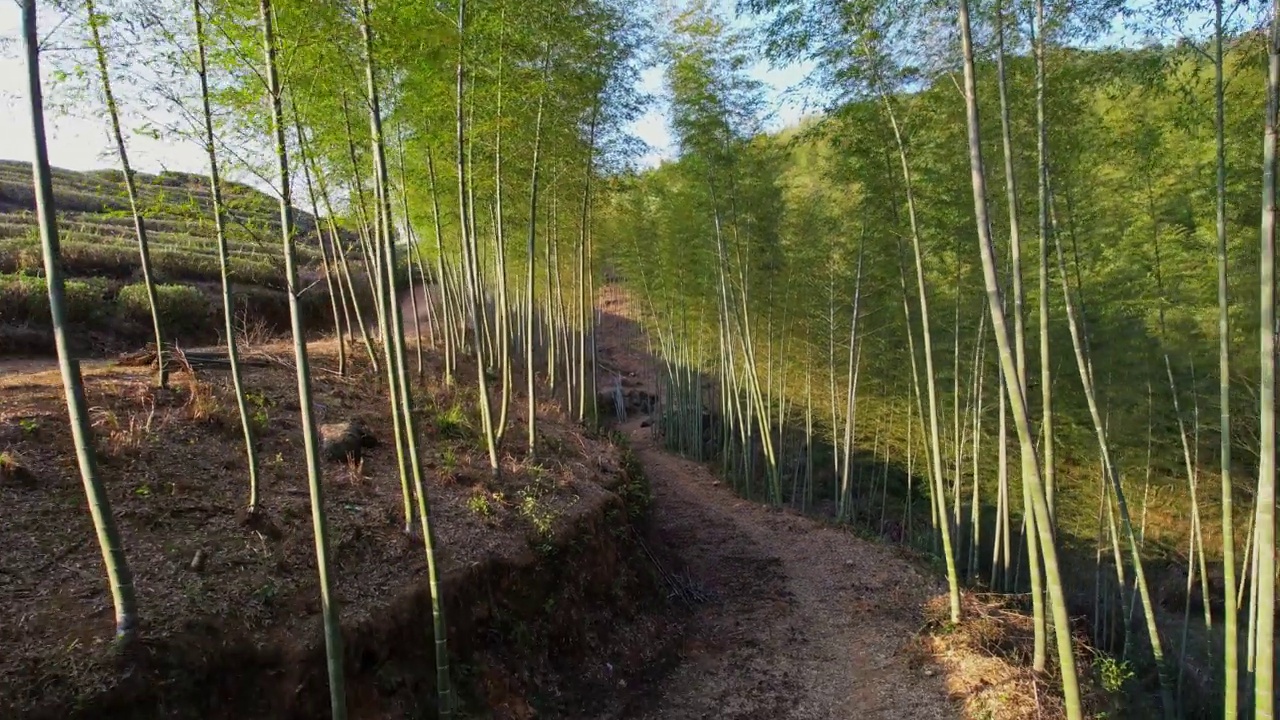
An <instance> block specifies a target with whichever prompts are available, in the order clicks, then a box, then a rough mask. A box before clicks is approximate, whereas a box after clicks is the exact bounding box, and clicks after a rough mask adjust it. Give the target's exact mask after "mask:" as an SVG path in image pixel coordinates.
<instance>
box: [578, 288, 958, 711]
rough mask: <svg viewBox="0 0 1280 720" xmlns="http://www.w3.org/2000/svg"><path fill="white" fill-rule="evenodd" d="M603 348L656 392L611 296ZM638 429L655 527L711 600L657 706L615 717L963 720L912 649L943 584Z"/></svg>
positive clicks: (697, 613) (635, 442)
mask: <svg viewBox="0 0 1280 720" xmlns="http://www.w3.org/2000/svg"><path fill="white" fill-rule="evenodd" d="M599 339H600V343H601V361H602V364H603V365H607V366H608V367H609V368H611V370H612V371H615V372H621V373H623V374H625V375H627V376H628V378H629V379H630V381H631V382H633V383H640V384H641V385H642V386H643V385H645V384H647V383H644V381H643V380H641V378H644V377H647V376H648V374H649V370H648V366H649V362H648V360H647V358H645V357H644V356H643V354H642V349H643V348H644V347H645V343H644V341H643V339H642V338H641V337H639V336H638V331H637V329H636V328H635V326H634V325H633V324H631V323H630V322H629V321H627V320H626V319H625V318H624V317H622V316H621V315H620V314H618V313H616V312H615V313H613V314H610V308H609V307H608V302H607V301H606V310H605V315H604V317H603V322H602V323H601V328H600V334H599ZM611 382H612V381H609V383H611ZM601 386H602V387H605V386H607V385H606V384H605V380H604V379H602V385H601ZM645 389H647V390H650V391H652V388H645ZM641 423H642V420H641V419H640V418H633V419H632V420H631V421H630V422H628V423H626V424H625V425H624V426H623V427H622V430H623V431H624V432H625V433H626V434H627V435H628V436H629V438H630V441H631V444H632V447H633V448H634V450H635V452H636V454H637V456H638V457H639V459H640V462H641V464H642V465H643V466H644V470H645V473H646V475H647V476H648V478H649V481H650V483H651V484H652V487H653V494H654V504H653V510H652V518H653V522H654V523H655V526H656V527H655V532H656V533H657V534H658V536H659V539H660V541H661V544H662V545H663V546H665V551H666V554H667V555H668V556H669V557H671V560H672V564H673V565H675V566H676V571H677V572H679V573H681V574H685V573H687V576H688V577H689V578H690V580H691V581H692V584H693V585H694V586H695V587H697V588H699V589H700V591H701V594H702V595H705V596H706V601H705V602H702V603H698V604H697V605H696V606H695V610H694V615H693V618H692V627H691V628H690V632H689V637H688V640H687V642H686V643H685V646H684V647H683V657H682V659H681V662H680V664H679V665H678V667H677V668H676V670H675V671H674V672H673V673H672V674H671V675H670V676H668V677H667V678H666V679H665V680H664V681H663V682H662V683H661V684H660V685H658V686H656V687H654V688H653V699H652V702H651V703H650V704H649V705H648V706H647V707H645V708H644V709H642V710H640V711H638V712H637V711H635V710H632V711H630V712H622V713H619V714H616V715H613V716H611V717H612V718H626V719H627V720H659V719H662V720H695V719H699V720H700V719H702V718H717V719H723V720H734V719H738V720H747V719H748V718H751V719H754V718H761V719H763V718H769V719H770V720H780V719H784V718H793V719H795V720H837V719H838V720H872V719H874V718H886V719H889V718H893V719H897V718H912V719H913V720H927V719H929V718H951V717H958V716H959V715H960V711H959V708H958V707H957V706H956V705H955V704H953V703H951V702H949V701H948V699H947V693H946V690H945V689H944V688H943V682H942V674H941V672H940V671H939V669H937V668H936V667H933V666H932V665H931V663H930V661H929V660H928V659H927V656H926V654H925V653H922V652H920V651H919V650H917V647H918V646H917V644H916V638H917V635H918V633H919V631H920V628H921V619H920V615H921V608H922V606H923V605H924V604H925V603H926V602H927V601H928V600H929V599H930V598H932V597H935V596H937V595H939V594H943V593H945V591H946V589H945V587H944V585H943V583H942V582H941V580H940V579H938V578H935V577H932V576H930V575H929V574H928V572H927V570H922V569H920V568H917V567H916V566H915V564H914V563H913V562H911V561H910V560H908V559H907V558H906V557H904V556H903V555H902V554H901V553H900V551H898V550H897V549H894V548H891V547H889V546H886V545H881V544H877V543H874V542H869V541H866V540H863V539H860V538H858V537H856V536H854V535H853V534H852V533H850V532H848V531H847V530H844V529H839V528H835V527H831V526H827V525H824V524H823V523H820V522H818V521H816V520H814V519H811V518H807V517H804V516H802V515H799V514H797V513H793V512H790V511H776V510H771V509H769V508H767V507H765V506H762V505H760V504H757V503H753V502H748V501H745V500H742V499H740V498H739V497H738V496H736V495H735V494H734V493H733V492H732V491H731V490H730V489H728V488H726V487H724V486H722V485H721V483H719V482H717V480H716V478H715V477H714V476H713V474H712V473H711V471H710V470H709V469H708V468H706V467H705V466H702V465H700V464H698V463H695V462H692V461H689V460H685V459H683V458H681V457H678V456H676V455H673V454H671V453H668V452H666V451H664V450H663V449H662V448H661V447H660V446H659V445H658V444H657V443H656V442H655V440H654V438H653V437H652V434H651V433H650V430H649V429H648V428H643V427H641Z"/></svg>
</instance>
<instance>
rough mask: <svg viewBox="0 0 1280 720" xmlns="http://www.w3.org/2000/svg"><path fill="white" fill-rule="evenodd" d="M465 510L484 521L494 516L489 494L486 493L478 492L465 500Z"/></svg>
mask: <svg viewBox="0 0 1280 720" xmlns="http://www.w3.org/2000/svg"><path fill="white" fill-rule="evenodd" d="M467 509H468V510H470V511H471V512H473V513H475V514H476V515H479V516H480V517H482V518H485V519H489V518H491V517H493V514H494V510H493V504H492V503H490V501H489V494H488V493H486V492H478V493H475V494H474V495H472V496H471V497H469V498H467Z"/></svg>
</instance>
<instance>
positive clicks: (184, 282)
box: [0, 160, 331, 355]
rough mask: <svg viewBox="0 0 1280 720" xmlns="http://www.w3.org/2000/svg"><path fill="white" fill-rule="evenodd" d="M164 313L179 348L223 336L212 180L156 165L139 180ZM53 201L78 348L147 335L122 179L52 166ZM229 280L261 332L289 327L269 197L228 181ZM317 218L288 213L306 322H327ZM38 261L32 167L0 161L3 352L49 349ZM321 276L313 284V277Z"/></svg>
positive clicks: (94, 348)
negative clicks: (160, 170) (158, 170)
mask: <svg viewBox="0 0 1280 720" xmlns="http://www.w3.org/2000/svg"><path fill="white" fill-rule="evenodd" d="M135 177H136V179H137V182H138V187H139V196H140V202H141V207H142V210H143V217H144V218H145V220H146V225H147V237H148V240H149V243H150V248H151V258H152V264H153V267H154V272H155V276H156V281H157V282H158V283H160V284H161V286H162V287H161V293H160V295H161V315H162V320H164V321H166V324H168V325H169V326H170V330H169V333H170V336H171V337H172V339H174V340H176V341H178V342H181V343H187V344H191V343H203V342H210V341H216V340H217V339H219V335H220V333H219V330H220V328H221V327H222V312H221V305H220V301H219V297H218V294H217V293H218V287H219V283H220V282H221V275H220V270H219V266H218V255H217V246H216V242H215V235H214V223H213V205H212V200H211V197H210V191H209V182H208V179H207V178H205V177H202V176H198V175H191V174H188V173H177V172H163V173H160V174H158V175H152V174H147V173H137V174H136V175H135ZM53 182H54V198H55V203H56V205H57V212H58V228H59V236H60V248H61V255H62V264H63V268H64V270H65V272H66V276H67V279H68V299H69V302H70V305H71V307H70V314H71V320H72V322H73V323H75V324H76V325H78V326H80V327H79V329H80V330H81V331H82V332H77V333H76V337H77V340H78V342H80V343H81V344H82V346H81V347H79V348H78V350H80V351H81V352H86V353H98V352H104V351H115V350H119V349H125V348H127V347H128V346H130V345H137V344H140V343H143V342H145V341H146V339H147V338H148V337H149V334H148V331H147V323H148V314H147V313H148V309H147V306H146V301H145V293H142V292H140V290H141V286H140V285H139V283H140V282H141V279H142V275H141V268H140V264H139V259H138V246H137V239H136V236H135V234H134V228H133V218H132V216H131V214H130V211H129V201H128V196H127V194H126V192H125V185H124V176H123V174H122V173H121V172H119V171H117V170H95V171H89V172H77V171H72V170H64V169H54V172H53ZM223 194H224V196H225V201H226V204H227V211H226V219H227V232H228V241H229V244H230V248H231V258H230V260H231V279H232V282H233V288H234V291H235V293H236V295H237V296H238V300H237V302H238V306H239V308H240V310H242V311H243V310H249V309H251V310H252V311H253V312H252V313H249V314H248V315H252V316H255V317H258V316H261V317H262V318H264V320H263V321H262V322H260V323H259V325H260V327H258V328H257V330H258V331H265V332H273V331H278V330H282V329H284V328H285V326H287V320H288V310H287V300H288V297H287V294H286V293H285V280H284V258H283V252H282V248H281V243H280V234H279V233H280V219H279V205H278V204H277V201H276V200H275V198H273V197H271V196H269V195H266V194H264V193H262V192H260V191H258V190H256V189H254V188H252V187H249V186H247V185H243V184H239V183H230V182H229V183H225V184H224V187H223ZM315 229H316V221H315V218H314V217H312V216H311V215H310V214H309V213H306V212H302V211H298V212H297V213H296V232H297V234H298V235H297V252H298V259H299V262H300V267H301V279H302V283H301V286H302V287H303V288H304V291H303V293H302V294H301V298H302V300H303V303H304V307H305V308H306V310H307V315H308V320H309V325H310V326H311V327H315V328H316V329H319V326H320V325H321V324H324V323H326V321H327V322H328V324H331V318H330V317H329V316H328V315H327V314H326V312H325V311H326V310H327V308H328V296H327V293H326V288H325V284H324V282H323V276H322V274H321V273H320V266H321V257H320V246H319V241H318V240H317V238H316V235H315ZM43 275H44V261H43V257H42V255H41V250H40V241H39V236H38V233H37V230H36V216H35V194H34V192H33V190H32V178H31V166H30V164H29V163H26V162H17V161H12V160H0V355H15V354H44V353H46V352H50V351H51V350H52V336H51V333H50V325H49V317H48V300H47V298H46V297H45V284H44V281H43V277H42V276H43ZM317 281H318V282H317Z"/></svg>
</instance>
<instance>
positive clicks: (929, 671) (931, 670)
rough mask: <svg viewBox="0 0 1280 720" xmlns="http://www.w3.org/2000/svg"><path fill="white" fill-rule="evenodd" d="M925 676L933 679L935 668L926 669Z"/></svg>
mask: <svg viewBox="0 0 1280 720" xmlns="http://www.w3.org/2000/svg"><path fill="white" fill-rule="evenodd" d="M924 676H925V677H933V668H925V669H924Z"/></svg>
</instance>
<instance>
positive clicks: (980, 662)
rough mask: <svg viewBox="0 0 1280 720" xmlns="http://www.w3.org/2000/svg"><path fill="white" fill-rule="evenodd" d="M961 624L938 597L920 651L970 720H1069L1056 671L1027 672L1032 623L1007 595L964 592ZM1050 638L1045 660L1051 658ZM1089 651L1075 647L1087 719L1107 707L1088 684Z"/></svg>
mask: <svg viewBox="0 0 1280 720" xmlns="http://www.w3.org/2000/svg"><path fill="white" fill-rule="evenodd" d="M961 611H962V620H961V622H960V623H958V624H955V623H952V622H951V621H950V610H949V601H948V597H947V596H946V595H939V596H937V597H935V598H933V600H932V601H931V602H930V603H929V604H928V605H927V606H926V618H927V620H928V627H927V630H926V632H924V633H922V634H921V636H920V639H919V640H920V645H919V649H920V651H921V652H922V653H923V654H924V655H926V656H927V657H929V658H930V659H932V661H933V662H935V663H937V664H938V665H939V666H940V667H941V668H942V673H943V676H944V682H945V683H946V687H947V691H948V692H949V693H950V695H951V697H952V698H953V699H954V700H956V701H957V702H958V703H959V705H960V706H961V707H962V709H963V716H964V717H966V718H972V719H973V720H1032V719H1033V718H1034V719H1035V720H1056V719H1057V718H1064V717H1066V711H1065V708H1064V706H1063V702H1062V689H1061V686H1060V685H1058V682H1057V681H1058V675H1057V669H1056V666H1055V665H1054V664H1053V663H1052V660H1053V658H1050V660H1051V664H1050V666H1049V668H1048V672H1047V673H1045V674H1039V673H1036V672H1035V671H1034V670H1032V668H1031V659H1032V654H1033V653H1032V650H1033V647H1034V629H1033V626H1032V619H1031V617H1030V616H1028V615H1027V614H1026V613H1025V612H1023V611H1021V610H1019V609H1017V608H1016V607H1013V606H1012V605H1011V601H1010V599H1009V597H1008V596H1004V595H990V594H979V593H972V592H965V593H964V594H963V595H962V597H961ZM1052 642H1053V640H1052V638H1050V644H1051V645H1050V654H1052V652H1053V651H1052ZM1092 659H1093V657H1092V651H1090V650H1089V648H1088V647H1086V646H1085V645H1084V644H1083V643H1080V642H1077V647H1076V671H1077V674H1078V675H1079V677H1080V685H1081V692H1082V694H1083V696H1084V698H1083V700H1084V703H1085V710H1086V712H1087V713H1091V714H1092V713H1097V712H1100V711H1103V710H1105V709H1107V708H1108V707H1109V706H1110V705H1111V704H1112V698H1109V697H1108V696H1107V695H1106V693H1104V692H1103V691H1102V689H1101V688H1099V687H1098V686H1097V684H1096V683H1095V682H1094V681H1093V671H1092V668H1091V663H1092Z"/></svg>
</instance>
